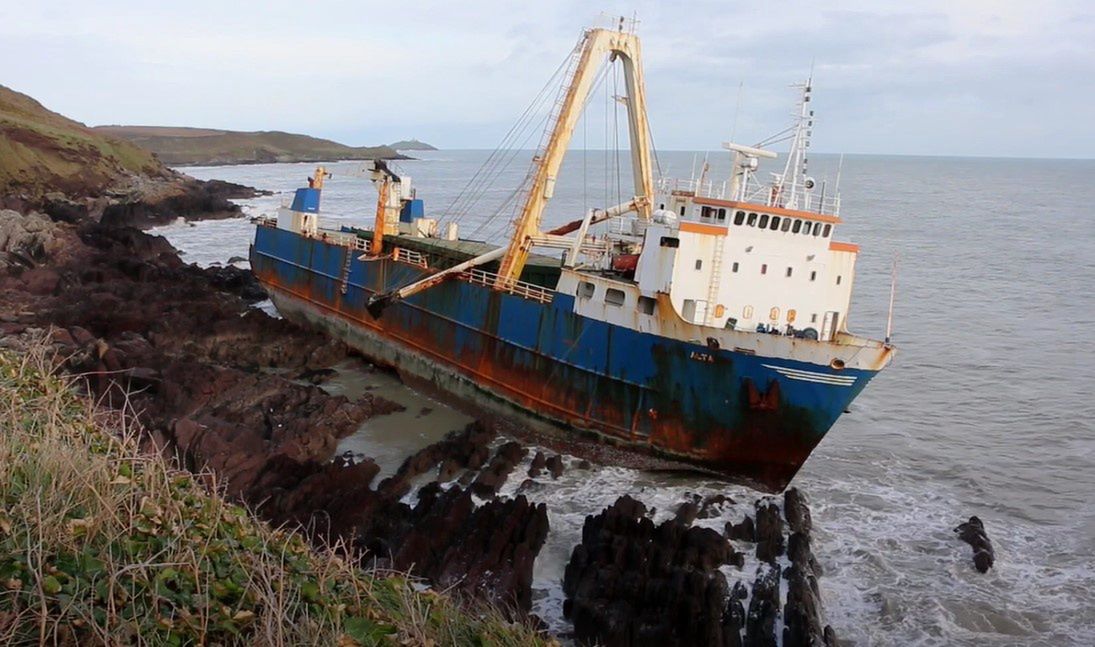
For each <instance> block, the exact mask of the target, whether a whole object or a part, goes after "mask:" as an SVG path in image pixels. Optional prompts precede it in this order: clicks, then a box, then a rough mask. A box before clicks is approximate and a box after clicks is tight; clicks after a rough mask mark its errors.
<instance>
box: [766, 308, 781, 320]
mask: <svg viewBox="0 0 1095 647" xmlns="http://www.w3.org/2000/svg"><path fill="white" fill-rule="evenodd" d="M768 318H769V319H771V320H772V321H779V308H772V309H771V310H769V311H768Z"/></svg>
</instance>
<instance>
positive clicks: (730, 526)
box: [726, 515, 757, 543]
mask: <svg viewBox="0 0 1095 647" xmlns="http://www.w3.org/2000/svg"><path fill="white" fill-rule="evenodd" d="M726 537H727V538H728V539H737V540H739V541H747V542H750V543H752V542H755V541H756V540H757V528H756V526H755V525H754V524H753V518H752V517H750V516H749V515H745V518H744V519H742V520H741V521H739V522H737V523H731V522H729V521H727V522H726Z"/></svg>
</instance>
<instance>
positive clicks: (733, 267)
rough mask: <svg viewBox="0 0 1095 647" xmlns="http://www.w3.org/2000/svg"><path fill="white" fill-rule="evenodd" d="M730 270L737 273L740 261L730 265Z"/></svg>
mask: <svg viewBox="0 0 1095 647" xmlns="http://www.w3.org/2000/svg"><path fill="white" fill-rule="evenodd" d="M730 271H731V272H735V273H736V272H737V271H738V262H737V261H734V264H733V265H731V266H730Z"/></svg>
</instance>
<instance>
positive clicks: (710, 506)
mask: <svg viewBox="0 0 1095 647" xmlns="http://www.w3.org/2000/svg"><path fill="white" fill-rule="evenodd" d="M733 504H734V500H733V499H731V498H730V497H728V496H726V495H725V494H713V495H711V496H709V497H707V498H705V499H704V500H703V505H701V506H700V509H699V512H698V513H697V515H696V517H697V518H698V519H713V518H715V517H717V516H719V515H720V514H722V511H723V508H724V507H725V506H727V505H733Z"/></svg>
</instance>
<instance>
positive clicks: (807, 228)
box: [802, 222, 810, 236]
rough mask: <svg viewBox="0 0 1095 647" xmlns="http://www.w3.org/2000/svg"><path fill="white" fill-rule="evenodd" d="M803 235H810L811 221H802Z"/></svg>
mask: <svg viewBox="0 0 1095 647" xmlns="http://www.w3.org/2000/svg"><path fill="white" fill-rule="evenodd" d="M802 235H803V236H809V235H810V223H809V222H803V223H802Z"/></svg>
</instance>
